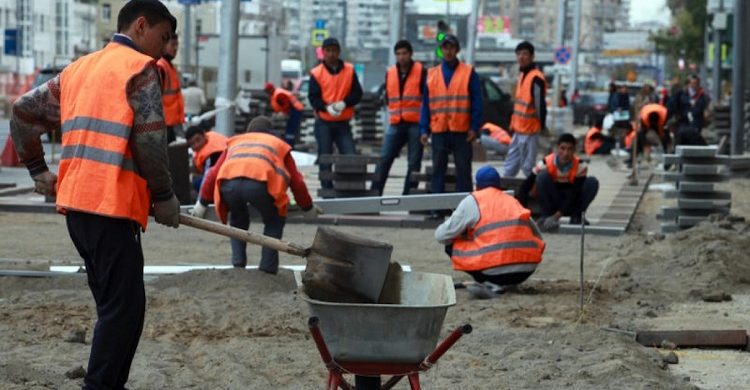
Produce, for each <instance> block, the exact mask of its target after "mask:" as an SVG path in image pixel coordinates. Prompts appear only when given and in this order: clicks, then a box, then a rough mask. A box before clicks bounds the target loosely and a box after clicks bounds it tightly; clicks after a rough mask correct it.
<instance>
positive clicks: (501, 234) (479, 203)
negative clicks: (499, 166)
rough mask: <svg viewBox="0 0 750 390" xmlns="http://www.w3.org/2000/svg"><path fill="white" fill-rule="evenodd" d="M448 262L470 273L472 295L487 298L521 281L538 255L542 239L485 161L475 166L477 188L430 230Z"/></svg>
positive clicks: (539, 256) (535, 227)
mask: <svg viewBox="0 0 750 390" xmlns="http://www.w3.org/2000/svg"><path fill="white" fill-rule="evenodd" d="M435 239H437V241H438V242H440V243H441V244H443V245H446V252H447V253H448V255H449V256H450V257H451V261H452V262H453V268H454V269H456V270H458V271H464V272H466V273H468V274H469V275H471V276H472V278H474V280H475V281H476V282H477V284H475V285H470V286H467V287H468V288H469V291H470V292H471V293H472V294H474V296H475V297H477V298H492V297H495V296H497V295H498V294H500V293H502V292H503V290H504V288H507V287H508V286H514V285H518V284H519V283H522V282H523V281H525V280H526V279H527V278H528V277H529V276H531V274H532V273H534V271H535V270H536V267H537V265H538V264H539V263H540V262H541V261H542V253H543V252H544V241H542V235H541V234H540V233H539V229H538V228H537V226H536V224H535V223H534V221H533V220H532V219H531V212H530V211H529V210H528V209H526V208H524V207H523V206H521V204H520V203H519V202H518V201H517V200H516V199H515V198H513V197H512V196H510V195H507V194H506V193H505V192H503V191H502V189H501V188H500V174H498V172H497V170H495V168H493V167H491V166H489V165H486V166H483V167H481V168H479V170H478V171H477V174H476V191H474V192H472V193H471V195H469V196H467V197H466V198H464V199H463V200H462V201H461V203H459V204H458V207H456V211H454V212H453V215H451V216H450V218H448V219H447V220H446V221H445V222H443V223H442V224H441V225H440V226H438V228H437V230H435Z"/></svg>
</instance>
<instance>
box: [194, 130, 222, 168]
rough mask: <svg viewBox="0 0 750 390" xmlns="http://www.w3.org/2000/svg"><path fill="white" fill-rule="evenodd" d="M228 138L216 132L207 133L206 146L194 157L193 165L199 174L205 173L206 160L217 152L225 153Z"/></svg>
mask: <svg viewBox="0 0 750 390" xmlns="http://www.w3.org/2000/svg"><path fill="white" fill-rule="evenodd" d="M227 140H228V138H227V137H226V136H225V135H224V134H220V133H217V132H215V131H207V132H206V144H205V145H203V147H202V148H200V150H198V151H197V152H195V156H193V164H195V169H197V170H198V172H200V173H203V168H204V166H205V164H206V160H208V158H209V157H211V155H212V154H214V153H216V152H223V151H224V150H225V149H226V148H227Z"/></svg>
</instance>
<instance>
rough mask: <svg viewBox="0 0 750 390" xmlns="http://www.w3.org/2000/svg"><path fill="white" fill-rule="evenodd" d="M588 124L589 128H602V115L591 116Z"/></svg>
mask: <svg viewBox="0 0 750 390" xmlns="http://www.w3.org/2000/svg"><path fill="white" fill-rule="evenodd" d="M589 122H590V123H589V125H590V126H593V127H596V128H597V129H601V128H603V127H604V115H602V114H592V115H591V119H590V120H589Z"/></svg>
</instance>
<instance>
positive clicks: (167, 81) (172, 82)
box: [156, 34, 185, 143]
mask: <svg viewBox="0 0 750 390" xmlns="http://www.w3.org/2000/svg"><path fill="white" fill-rule="evenodd" d="M178 46H179V41H178V40H177V34H174V35H173V36H172V38H171V39H170V40H169V43H168V44H167V47H166V49H165V50H164V55H163V56H162V58H160V59H159V61H158V62H157V63H156V65H157V66H158V67H159V75H160V77H161V98H162V103H163V104H164V121H165V122H166V124H167V143H169V142H172V141H174V140H175V137H176V135H177V134H181V133H182V124H183V123H184V122H185V99H184V98H183V96H182V87H181V86H180V74H179V73H177V69H176V68H175V67H174V65H172V60H174V58H175V56H176V55H177V47H178Z"/></svg>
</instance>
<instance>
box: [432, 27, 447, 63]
mask: <svg viewBox="0 0 750 390" xmlns="http://www.w3.org/2000/svg"><path fill="white" fill-rule="evenodd" d="M449 30H450V27H448V24H447V23H445V21H443V20H442V19H441V20H438V22H437V34H436V35H435V39H436V40H437V47H436V48H435V56H436V57H437V58H438V59H441V60H442V59H443V50H442V49H440V47H441V46H442V43H443V39H445V35H446V34H448V31H449Z"/></svg>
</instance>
